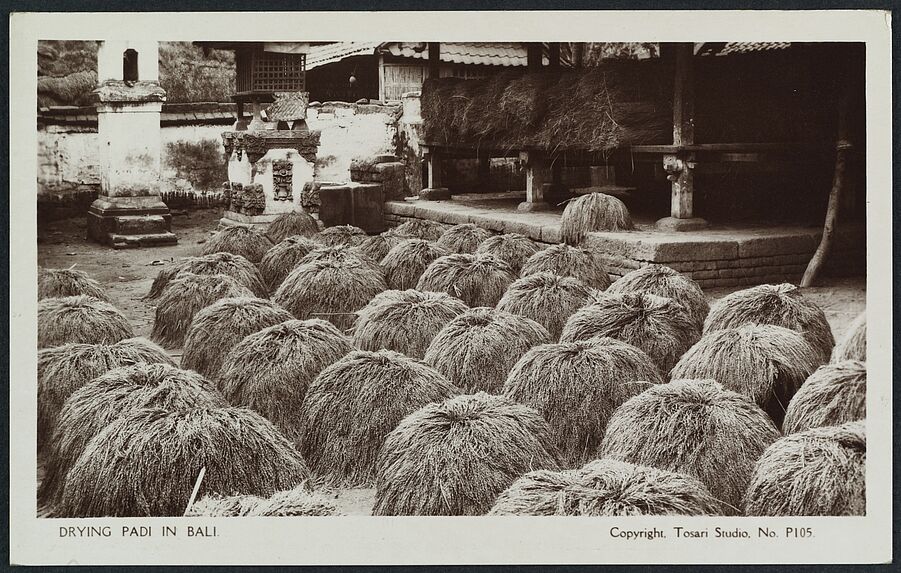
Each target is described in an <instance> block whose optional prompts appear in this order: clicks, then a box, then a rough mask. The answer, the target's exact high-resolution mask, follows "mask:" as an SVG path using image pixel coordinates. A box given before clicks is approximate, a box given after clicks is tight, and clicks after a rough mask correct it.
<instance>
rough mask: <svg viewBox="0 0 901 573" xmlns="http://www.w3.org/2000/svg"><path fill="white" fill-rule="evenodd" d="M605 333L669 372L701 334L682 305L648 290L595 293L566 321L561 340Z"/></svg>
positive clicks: (569, 340)
mask: <svg viewBox="0 0 901 573" xmlns="http://www.w3.org/2000/svg"><path fill="white" fill-rule="evenodd" d="M596 336H609V337H611V338H616V339H618V340H622V341H623V342H627V343H629V344H631V345H633V346H637V347H638V348H640V349H642V350H643V351H645V352H646V353H647V354H648V356H650V357H651V359H652V360H653V361H654V363H655V364H656V365H657V367H658V368H660V371H661V372H664V373H665V372H669V371H670V369H671V368H672V367H673V366H674V365H675V364H676V362H677V361H678V360H679V357H681V356H682V355H683V354H684V353H685V351H686V350H688V349H689V348H691V346H692V345H693V344H694V343H696V342H697V341H698V339H699V338H700V337H701V328H700V325H699V324H698V323H696V322H695V321H694V320H692V318H691V315H689V314H688V311H687V310H686V309H685V307H684V306H682V305H681V304H679V303H677V302H675V301H674V300H672V299H669V298H664V297H660V296H656V295H652V294H638V293H625V294H616V293H614V294H611V293H606V292H604V293H598V294H597V295H596V296H595V302H593V303H592V304H590V305H588V306H586V307H584V308H582V309H580V310H577V311H576V312H575V313H573V315H572V316H570V317H569V320H567V321H566V325H565V326H564V327H563V332H562V333H561V335H560V341H561V342H572V341H575V340H588V339H589V338H593V337H596Z"/></svg>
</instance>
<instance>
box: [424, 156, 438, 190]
mask: <svg viewBox="0 0 901 573" xmlns="http://www.w3.org/2000/svg"><path fill="white" fill-rule="evenodd" d="M426 159H427V161H428V162H429V189H438V188H439V187H441V160H440V159H439V158H438V154H437V153H435V151H434V150H430V151H429V154H428V155H426Z"/></svg>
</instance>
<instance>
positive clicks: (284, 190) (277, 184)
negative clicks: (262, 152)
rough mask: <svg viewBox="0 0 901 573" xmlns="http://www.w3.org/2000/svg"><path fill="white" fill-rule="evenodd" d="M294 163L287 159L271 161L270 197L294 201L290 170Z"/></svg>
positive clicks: (277, 199) (292, 168)
mask: <svg viewBox="0 0 901 573" xmlns="http://www.w3.org/2000/svg"><path fill="white" fill-rule="evenodd" d="M293 170H294V165H293V164H292V163H291V162H290V161H288V160H287V159H276V160H275V161H273V162H272V187H273V189H272V191H273V192H272V198H273V199H274V200H276V201H288V202H293V201H294V193H293V180H292V172H293Z"/></svg>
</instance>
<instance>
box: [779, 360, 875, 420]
mask: <svg viewBox="0 0 901 573" xmlns="http://www.w3.org/2000/svg"><path fill="white" fill-rule="evenodd" d="M866 417H867V365H866V363H864V362H861V361H859V360H843V361H842V362H833V363H831V364H824V365H823V366H820V367H819V369H817V371H816V372H814V373H813V374H811V375H810V377H809V378H808V379H807V381H806V382H804V385H803V386H801V388H800V389H799V390H798V392H797V394H795V397H794V398H792V401H791V402H789V404H788V410H787V411H786V412H785V423H784V427H783V432H784V433H785V434H786V435H788V434H794V433H795V432H802V431H804V430H809V429H811V428H819V427H821V426H840V425H842V424H844V423H845V422H854V421H856V420H863V419H865V418H866Z"/></svg>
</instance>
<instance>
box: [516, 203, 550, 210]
mask: <svg viewBox="0 0 901 573" xmlns="http://www.w3.org/2000/svg"><path fill="white" fill-rule="evenodd" d="M552 208H553V207H552V206H551V205H550V203H545V202H544V201H541V202H532V201H523V202H522V203H520V204H519V205H517V206H516V210H517V211H519V212H520V213H536V212H540V211H550V210H551V209H552Z"/></svg>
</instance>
